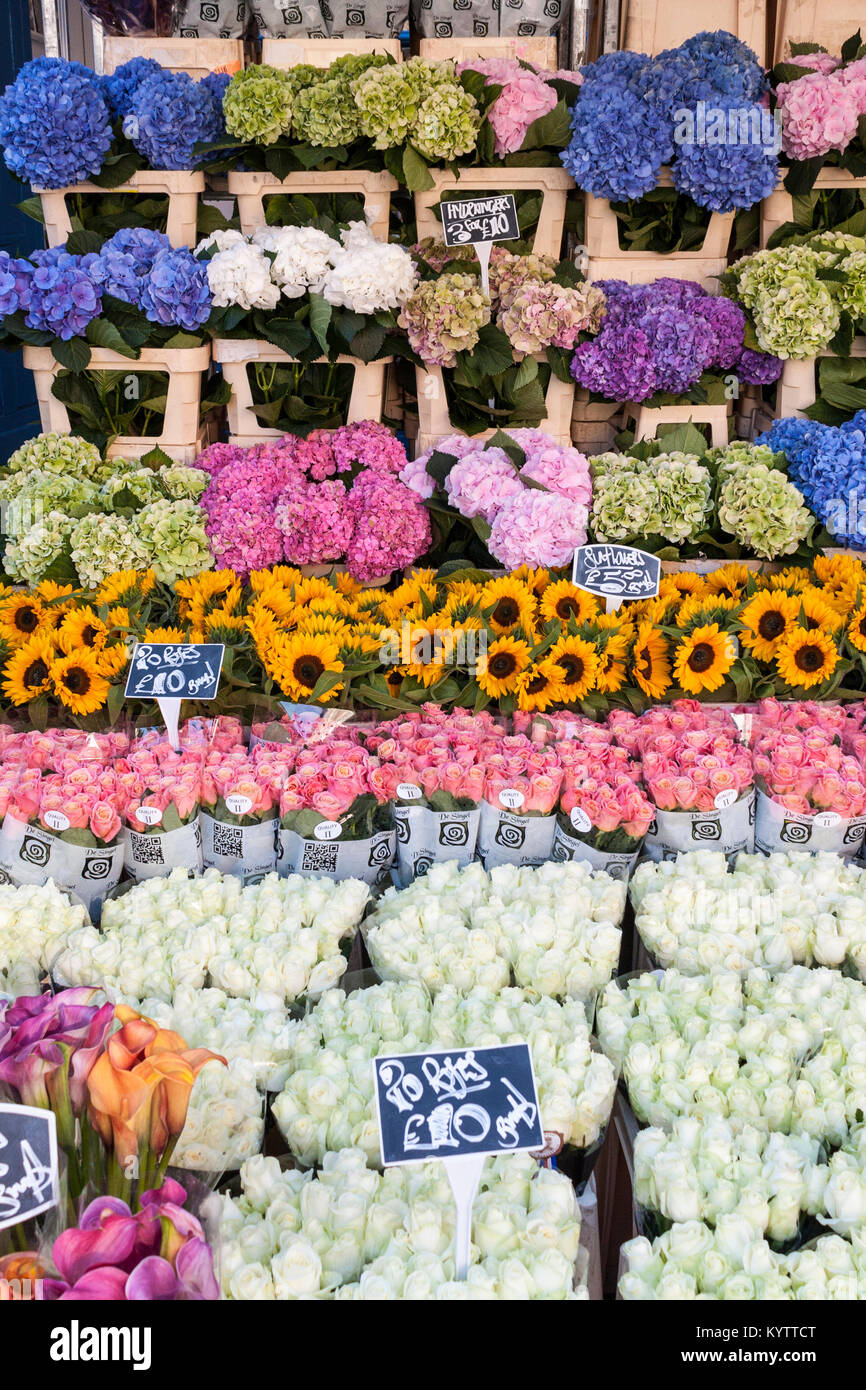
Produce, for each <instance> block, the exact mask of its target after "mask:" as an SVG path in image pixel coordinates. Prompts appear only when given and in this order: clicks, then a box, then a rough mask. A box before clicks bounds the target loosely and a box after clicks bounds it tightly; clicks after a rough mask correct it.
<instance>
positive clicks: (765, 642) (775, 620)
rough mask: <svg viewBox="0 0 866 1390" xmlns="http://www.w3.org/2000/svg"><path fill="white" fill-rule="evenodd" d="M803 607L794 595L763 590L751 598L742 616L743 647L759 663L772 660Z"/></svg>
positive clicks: (774, 590)
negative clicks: (746, 648)
mask: <svg viewBox="0 0 866 1390" xmlns="http://www.w3.org/2000/svg"><path fill="white" fill-rule="evenodd" d="M799 609H800V605H799V602H798V600H797V599H796V598H795V597H794V595H793V594H783V593H781V592H780V591H779V590H777V589H763V590H761V592H760V593H758V594H755V596H754V598H752V599H750V600H749V602H748V603H747V604H746V605H745V607H744V608H743V610H742V612H741V613H740V621H741V622H742V623H743V624H744V625H745V626H744V630H743V633H742V641H743V646H744V647H748V649H749V651H750V652H751V653H752V656H754V657H756V658H757V660H758V661H772V660H773V658H774V657H775V655H776V651H777V649H778V646H779V642H780V641H781V640H782V638H783V637H785V636H787V634H788V633H789V632H790V631H791V629H792V628H793V627H794V624H795V623H796V621H797V613H798V612H799Z"/></svg>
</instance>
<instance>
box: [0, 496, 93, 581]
mask: <svg viewBox="0 0 866 1390" xmlns="http://www.w3.org/2000/svg"><path fill="white" fill-rule="evenodd" d="M80 525H81V522H80V521H77V520H76V518H75V517H73V516H67V515H66V513H65V512H56V511H55V512H49V513H48V515H47V516H46V517H45V518H44V520H42V521H40V522H37V523H36V524H35V525H34V526H31V527H30V529H29V530H28V531H25V532H24V534H23V535H22V536H20V537H19V538H18V540H17V541H13V542H12V544H11V545H8V546H7V547H6V553H5V555H4V556H3V565H4V568H5V570H6V573H7V574H8V575H9V576H10V578H12V579H17V580H18V581H19V583H21V584H28V585H29V586H30V587H31V588H32V587H33V585H34V584H38V583H39V581H40V580H41V579H42V578H43V577H44V575H45V574H46V573H47V571H48V570H49V569H50V568H51V566H52V565H53V564H54V563H55V562H56V561H57V560H59V559H60V558H61V557H62V556H63V555H68V554H69V548H70V541H71V536H72V534H73V532H74V530H75V528H76V526H80Z"/></svg>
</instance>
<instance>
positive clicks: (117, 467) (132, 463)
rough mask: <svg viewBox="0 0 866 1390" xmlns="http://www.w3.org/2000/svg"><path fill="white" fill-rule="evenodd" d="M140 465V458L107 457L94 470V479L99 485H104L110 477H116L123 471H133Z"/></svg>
mask: <svg viewBox="0 0 866 1390" xmlns="http://www.w3.org/2000/svg"><path fill="white" fill-rule="evenodd" d="M140 467H141V464H140V462H139V460H138V459H106V460H105V462H104V463H101V464H100V465H99V467H98V468H95V469H94V470H93V474H92V477H93V481H94V482H95V483H96V485H97V487H102V486H103V484H104V483H107V482H108V481H109V479H110V478H116V477H118V475H119V474H121V473H132V472H134V471H135V469H136V468H140Z"/></svg>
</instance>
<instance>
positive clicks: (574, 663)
mask: <svg viewBox="0 0 866 1390" xmlns="http://www.w3.org/2000/svg"><path fill="white" fill-rule="evenodd" d="M559 665H560V666H561V667H562V670H563V677H562V678H563V680H564V681H565V684H566V685H577V684H579V682H580V681H582V680H583V676H584V672H585V671H586V662H585V661H584V659H583V657H582V656H578V655H577V653H576V652H566V653H565V655H564V656H561V657H560V658H559Z"/></svg>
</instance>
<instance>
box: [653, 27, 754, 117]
mask: <svg viewBox="0 0 866 1390" xmlns="http://www.w3.org/2000/svg"><path fill="white" fill-rule="evenodd" d="M672 51H673V52H675V53H680V54H683V55H684V56H685V57H686V58H688V59H689V60H691V61H692V62H693V63H694V64H695V67H696V74H697V76H698V78H699V79H701V78H702V79H705V80H709V81H711V82H712V84H713V91H714V92H715V93H718V94H719V95H720V96H730V97H735V98H736V99H737V100H739V101H746V102H748V101H757V100H758V99H759V98H760V97H761V96H763V94H764V92H766V91H767V90H768V81H767V74H766V73H765V72H764V69H763V68H762V67H761V64H760V63H759V62H758V57H757V54H756V53H754V52H753V51H752V49H751V48H749V45H748V44H747V43H743V41H742V39H738V38H736V37H735V36H734V35H733V34H730V33H728V31H727V30H726V29H716V30H714V31H713V32H708V31H707V30H706V29H705V30H703V31H702V32H701V33H700V34H693V35H692V37H691V38H690V39H686V41H685V43H681V44H680V46H679V49H673V50H672ZM662 56H664V55H662ZM695 99H696V98H695Z"/></svg>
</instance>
